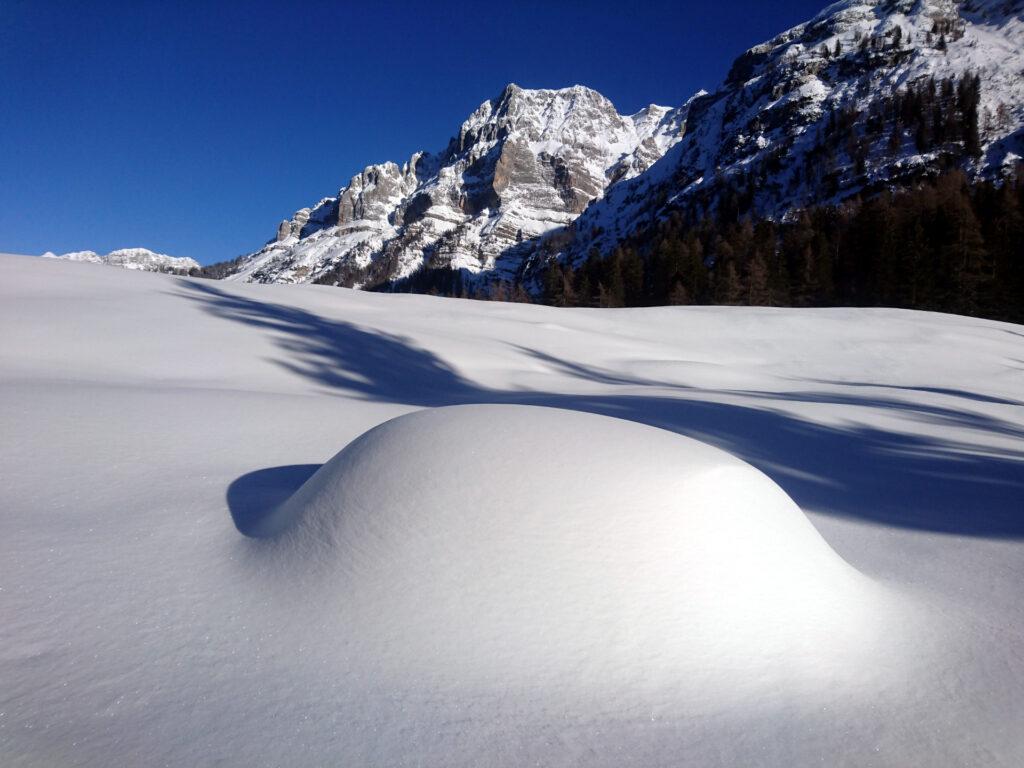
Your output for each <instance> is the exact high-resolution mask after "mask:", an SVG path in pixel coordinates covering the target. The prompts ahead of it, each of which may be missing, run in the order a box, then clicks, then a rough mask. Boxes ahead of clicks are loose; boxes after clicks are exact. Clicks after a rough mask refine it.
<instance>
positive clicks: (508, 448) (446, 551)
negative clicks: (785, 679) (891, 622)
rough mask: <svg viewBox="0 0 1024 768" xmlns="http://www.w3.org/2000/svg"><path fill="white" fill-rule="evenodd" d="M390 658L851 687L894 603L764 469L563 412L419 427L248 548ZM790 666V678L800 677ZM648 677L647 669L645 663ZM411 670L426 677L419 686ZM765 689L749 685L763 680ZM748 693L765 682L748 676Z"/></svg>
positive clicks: (398, 433) (401, 425)
mask: <svg viewBox="0 0 1024 768" xmlns="http://www.w3.org/2000/svg"><path fill="white" fill-rule="evenodd" d="M249 533H250V534H251V535H260V536H263V537H265V538H267V539H269V540H266V541H261V542H254V543H253V547H255V548H256V549H257V550H258V552H259V556H261V557H265V558H266V563H267V567H268V569H270V570H273V571H274V572H275V573H277V574H278V576H279V578H282V579H286V580H287V579H291V578H295V579H299V578H301V579H303V580H306V582H307V583H311V584H313V585H318V586H314V589H317V588H319V589H323V590H326V591H327V592H329V593H330V595H331V597H330V598H328V599H327V601H335V604H336V605H337V610H339V611H342V612H344V613H345V614H346V615H349V616H351V617H353V619H355V617H356V616H358V617H359V619H358V621H355V620H354V621H353V624H354V625H356V626H362V627H367V628H369V632H370V636H369V637H368V638H367V642H368V643H369V646H368V647H370V648H373V649H376V650H377V651H378V652H379V653H381V654H386V655H388V656H390V657H394V658H400V659H405V660H406V662H408V660H413V662H412V663H413V664H414V665H418V664H423V665H425V668H426V669H431V670H435V671H436V669H437V665H451V664H452V660H453V659H459V660H460V661H459V664H460V671H461V672H462V673H465V674H474V673H477V674H481V675H489V674H492V673H493V674H501V673H498V672H497V670H499V669H500V670H505V672H504V674H508V671H509V670H524V669H529V670H533V671H534V672H536V670H538V669H540V668H542V667H543V668H545V669H548V668H552V666H554V667H555V668H560V669H563V670H564V669H565V668H567V667H570V666H571V667H572V668H578V667H579V665H580V664H584V665H587V664H589V665H596V666H597V667H599V668H600V669H596V668H595V669H592V670H591V671H592V672H593V673H594V674H597V675H598V676H600V675H601V674H602V670H603V672H605V673H610V672H611V671H612V670H615V669H625V668H630V669H632V670H634V672H635V671H636V669H637V662H636V660H637V659H638V658H639V659H646V660H648V662H650V664H651V665H652V666H651V667H650V669H651V670H652V673H654V670H657V672H656V673H657V674H664V673H665V672H666V671H668V670H673V671H682V672H683V673H689V674H690V675H691V677H692V676H693V675H697V674H699V675H701V676H702V677H704V678H706V677H707V676H708V675H712V676H714V675H715V674H716V670H717V672H724V671H726V670H728V673H729V674H730V675H735V674H737V673H738V670H743V669H748V668H749V667H750V666H751V665H753V666H754V667H757V668H759V669H761V668H765V667H767V666H771V667H772V669H773V670H776V671H781V669H782V667H785V665H786V663H787V660H788V661H789V662H792V664H791V666H792V667H793V669H790V671H789V673H788V674H793V673H794V672H799V671H800V670H803V671H807V670H808V669H812V668H813V667H814V666H815V664H816V662H815V659H817V660H818V661H820V662H822V664H821V667H820V668H825V667H832V668H834V659H832V660H831V661H828V662H826V661H825V659H824V656H828V655H831V654H835V653H842V652H843V649H844V648H848V647H850V646H851V645H858V644H861V643H863V642H864V641H866V639H867V637H866V636H867V635H870V633H871V632H872V631H873V622H872V621H871V620H870V615H869V614H870V612H871V608H870V605H869V604H870V603H871V599H870V598H871V595H872V594H873V590H874V589H875V586H874V584H873V583H872V582H870V581H869V580H868V579H867V578H866V577H864V576H863V575H862V574H860V573H859V572H857V571H855V570H854V569H853V568H852V567H850V566H849V565H848V564H847V563H846V562H845V561H843V560H842V559H841V558H840V557H839V556H838V555H837V554H836V553H835V552H833V551H832V549H831V548H830V547H829V546H828V544H827V543H826V542H825V541H824V540H823V539H822V538H821V536H820V535H819V534H818V532H817V530H816V529H815V528H814V527H813V526H812V525H811V523H810V522H809V520H808V519H807V517H806V516H805V515H804V513H803V512H802V511H801V510H800V509H799V508H798V507H797V506H796V504H795V503H794V502H793V501H792V500H791V499H790V498H789V497H788V496H787V495H786V494H785V493H784V492H783V491H782V490H781V489H780V488H779V487H778V486H777V485H776V484H775V483H774V482H773V481H772V480H770V479H769V478H768V477H767V476H765V475H764V474H762V473H761V472H760V471H758V470H757V469H755V468H753V467H752V466H750V465H749V464H746V463H745V462H743V461H740V460H739V459H737V458H735V457H733V456H731V455H729V454H728V453H725V452H724V451H722V450H719V449H717V448H713V447H711V446H708V445H705V444H703V443H700V442H697V441H695V440H691V439H689V438H685V437H681V436H679V435H676V434H674V433H671V432H666V431H663V430H659V429H655V428H652V427H648V426H644V425H639V424H636V423H633V422H628V421H623V420H619V419H613V418H608V417H604V416H595V415H591V414H584V413H579V412H574V411H563V410H557V409H552V408H540V407H529V406H506V405H470V406H456V407H448V408H436V409H428V410H423V411H417V412H414V413H411V414H407V415H404V416H401V417H399V418H396V419H393V420H391V421H388V422H386V423H384V424H382V425H380V426H377V427H375V428H374V429H371V430H370V431H368V432H366V433H364V434H363V435H362V436H360V437H359V438H357V439H356V440H354V441H353V442H352V443H350V444H349V445H348V446H347V447H345V448H344V449H343V450H342V451H341V452H340V453H338V454H337V455H336V456H335V457H334V458H333V459H331V460H330V461H328V462H327V463H326V464H324V465H323V466H322V467H321V468H320V469H319V470H318V471H317V472H316V473H315V474H314V475H313V476H312V477H310V478H309V479H308V480H307V481H306V483H305V484H304V485H303V486H302V487H301V488H299V490H298V491H296V492H295V493H294V494H293V495H292V496H291V497H290V498H288V499H287V500H286V501H284V502H283V503H282V504H280V505H279V506H278V507H277V508H276V509H275V510H274V511H273V513H272V514H270V515H268V516H266V517H265V518H264V519H263V521H262V523H261V525H259V526H255V527H253V528H251V529H250V530H249ZM780 665H782V667H780ZM640 666H641V667H643V666H644V665H643V664H642V663H641V664H640ZM406 671H408V670H406ZM748 673H749V669H748ZM745 674H746V673H745Z"/></svg>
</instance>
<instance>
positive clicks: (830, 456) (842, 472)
mask: <svg viewBox="0 0 1024 768" xmlns="http://www.w3.org/2000/svg"><path fill="white" fill-rule="evenodd" d="M181 284H182V285H183V286H185V287H186V288H187V290H188V291H189V294H190V296H191V297H192V298H194V299H196V300H199V301H201V302H202V303H203V306H204V308H205V309H206V310H207V311H209V312H211V313H212V314H214V315H216V316H218V317H222V318H225V319H229V320H232V321H236V322H242V323H246V324H248V325H253V326H256V327H259V328H263V329H266V330H267V331H268V332H270V333H271V334H272V335H273V337H274V338H275V340H276V342H277V344H278V345H279V346H280V348H281V349H282V351H283V352H284V353H285V354H286V355H287V359H286V360H282V361H279V362H280V364H281V365H282V366H284V367H285V368H287V369H288V370H290V371H292V372H294V373H297V374H299V375H302V376H305V377H307V378H309V379H310V380H312V381H314V382H317V383H319V384H322V385H325V386H328V387H330V388H332V389H337V390H339V392H341V393H344V394H346V395H349V396H353V395H354V396H358V397H363V398H366V399H372V400H376V401H382V402H393V403H402V404H408V405H419V406H438V405H457V404H468V403H506V404H523V405H543V406H549V407H556V408H565V409H569V410H577V411H586V412H590V413H596V414H602V415H607V416H614V417H618V418H622V419H627V420H630V421H636V422H640V423H643V424H649V425H651V426H655V427H659V428H662V429H666V430H669V431H672V432H676V433H678V434H681V435H686V436H689V437H693V438H696V439H698V440H701V441H704V442H707V443H710V444H712V445H716V446H719V447H720V448H723V449H724V450H726V451H729V452H730V453H733V454H735V455H736V456H739V457H740V458H742V459H744V460H745V461H747V462H749V463H751V464H753V465H754V466H756V467H758V468H759V469H760V470H762V471H763V472H765V474H767V475H768V476H770V477H771V478H772V479H773V480H775V482H777V483H778V484H779V485H780V486H781V487H782V488H783V489H784V490H785V491H786V492H787V493H788V494H789V495H790V496H791V497H792V498H793V499H794V500H795V501H796V502H797V504H799V505H800V506H801V507H803V508H804V509H808V510H814V511H817V512H822V513H826V514H831V515H838V516H843V517H848V518H851V519H859V520H869V521H872V522H877V523H881V524H885V525H891V526H899V527H905V528H912V529H919V530H926V531H936V532H942V533H950V534H961V535H970V536H984V537H993V538H1024V445H1022V448H1021V449H1020V450H1013V449H993V448H991V447H981V446H979V445H974V444H970V443H965V442H958V441H955V440H951V439H942V438H940V437H934V436H933V437H928V436H921V435H908V434H904V433H902V432H899V431H895V430H893V431H890V430H886V429H880V428H877V427H870V426H866V425H863V424H856V423H845V424H820V423H816V422H812V421H807V420H804V419H801V418H798V417H796V416H794V415H792V414H791V413H786V412H784V411H783V410H782V409H781V406H782V405H783V404H784V403H786V402H792V401H803V402H812V403H829V404H835V405H841V406H845V407H850V408H855V407H864V408H871V409H876V410H877V409H885V410H888V411H893V412H896V415H899V416H901V417H902V418H904V419H910V420H916V421H919V422H924V423H928V424H931V425H934V426H936V427H943V426H945V427H957V428H966V429H968V430H971V431H973V432H976V433H978V434H979V435H985V436H999V437H1002V438H1011V439H1013V440H1021V439H1022V438H1024V429H1022V428H1021V426H1020V425H1019V424H1016V423H1013V422H1009V421H1004V420H1000V419H998V418H995V417H993V416H988V415H984V414H978V413H974V412H971V411H966V410H960V409H958V408H955V407H947V406H937V405H930V404H926V403H920V402H904V401H902V400H899V399H896V398H893V397H885V396H884V395H883V394H882V390H885V389H898V388H890V387H886V386H885V385H878V387H877V389H878V391H877V392H876V391H875V390H876V385H873V384H870V383H867V382H856V383H854V384H853V385H851V387H850V388H851V390H853V391H851V392H850V393H837V392H833V391H829V392H789V393H787V392H757V391H711V390H699V389H687V388H686V387H678V386H672V387H671V388H669V393H666V392H665V390H664V389H663V390H662V391H661V392H660V393H652V394H650V395H643V394H641V395H637V394H634V393H629V394H625V393H623V394H617V393H615V391H614V389H613V390H612V391H611V392H610V393H609V394H600V395H575V394H570V393H566V392H514V391H504V390H495V389H488V388H485V387H480V386H478V385H476V384H474V383H472V382H470V381H468V380H467V379H465V378H464V377H462V376H461V375H459V374H458V373H457V372H456V371H455V370H454V369H453V368H452V367H451V366H449V365H448V364H447V363H445V362H444V361H443V360H442V359H440V358H439V357H437V356H436V355H434V354H432V353H430V352H428V351H426V350H423V349H420V348H418V347H416V346H415V345H414V344H412V343H411V342H409V340H407V339H404V338H402V337H399V336H394V335H390V334H385V333H378V332H374V331H369V330H364V329H361V328H358V327H356V326H354V325H352V324H350V323H346V322H341V321H336V320H328V319H325V318H322V317H319V316H317V315H315V314H313V313H310V312H307V311H305V310H301V309H295V308H292V307H285V306H281V305H278V304H272V303H268V302H261V301H257V300H254V299H250V298H245V297H240V296H236V295H233V294H229V293H226V292H224V291H222V290H220V289H219V288H217V287H216V286H212V285H207V284H204V283H196V282H192V281H182V282H181ZM524 352H527V353H530V354H531V356H532V357H534V359H536V360H540V361H546V362H548V363H550V364H551V365H552V366H554V367H556V368H557V369H558V370H559V371H561V372H562V373H563V374H566V375H568V376H574V377H577V378H579V379H581V380H587V381H590V382H594V381H600V382H601V383H605V384H607V385H609V386H611V387H615V386H619V385H621V386H633V385H635V384H636V382H635V381H633V380H631V379H629V378H628V377H626V378H620V377H618V376H617V375H616V374H614V373H612V372H605V371H595V370H592V369H590V368H587V367H585V366H580V365H576V364H573V363H568V362H565V361H561V360H556V359H552V358H550V356H548V355H545V354H544V353H541V352H536V353H532V352H531V351H530V350H524ZM652 383H653V382H652ZM818 383H821V382H818ZM655 386H658V385H657V384H655ZM921 389H922V391H925V392H930V393H931V394H936V395H946V396H949V397H950V398H956V399H960V400H965V401H967V402H982V403H986V404H987V403H996V404H1002V402H1001V400H1000V399H998V398H990V397H988V396H985V395H981V394H976V393H972V392H964V391H959V390H956V391H953V390H941V389H930V388H921ZM862 392H863V393H862ZM711 396H717V397H721V396H729V397H742V398H743V399H744V400H745V403H744V404H742V405H739V404H734V403H728V402H719V401H717V400H715V399H707V398H710V397H711ZM851 413H855V411H851ZM341 447H342V446H338V448H339V449H340V448H341ZM581 449H585V446H584V447H581ZM315 469H316V465H303V466H302V467H276V468H272V469H265V470H260V471H258V472H253V473H250V474H248V475H244V476H242V477H240V478H239V479H238V480H236V481H235V482H234V483H232V485H231V487H230V488H229V489H228V504H229V507H230V508H231V514H232V517H233V518H234V519H235V522H236V525H237V526H238V528H239V530H240V531H242V532H243V533H246V532H247V530H255V529H257V528H258V525H256V523H255V522H254V521H255V520H258V519H259V517H260V514H261V512H260V510H263V514H265V513H266V511H267V510H271V509H273V508H274V507H276V504H277V503H279V500H283V499H284V498H287V496H288V495H290V494H291V493H292V492H293V491H294V490H295V489H297V488H298V487H299V486H300V485H301V484H302V482H304V480H305V479H306V478H308V476H309V475H310V474H312V472H313V471H315ZM307 473H308V474H307ZM254 526H256V528H254ZM249 535H252V534H249Z"/></svg>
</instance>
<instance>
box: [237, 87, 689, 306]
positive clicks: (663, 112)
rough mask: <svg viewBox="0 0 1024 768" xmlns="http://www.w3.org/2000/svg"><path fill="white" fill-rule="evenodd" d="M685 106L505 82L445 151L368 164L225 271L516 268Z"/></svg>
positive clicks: (501, 272) (630, 166) (634, 164)
mask: <svg viewBox="0 0 1024 768" xmlns="http://www.w3.org/2000/svg"><path fill="white" fill-rule="evenodd" d="M686 109H687V108H686V106H685V105H684V106H682V107H680V108H677V109H670V108H668V107H659V106H656V105H651V106H649V107H647V108H645V109H643V110H641V111H640V112H638V113H636V114H634V115H620V114H619V113H618V112H617V111H616V109H615V107H614V105H613V104H612V103H611V102H610V101H609V100H608V99H606V98H605V97H604V96H602V95H601V94H600V93H598V92H596V91H593V90H591V89H589V88H584V87H582V86H575V87H572V88H565V89H562V90H529V89H525V88H520V87H519V86H517V85H509V86H507V87H506V88H505V89H504V90H503V91H502V93H501V94H500V95H499V96H498V97H497V98H495V99H492V100H490V101H485V102H484V103H483V104H481V105H480V107H479V108H478V109H477V110H476V111H475V112H474V113H473V114H472V115H470V117H469V118H468V119H467V120H466V121H465V122H464V123H463V124H462V126H461V127H460V129H459V132H458V135H457V136H455V137H454V138H452V140H451V141H450V142H449V144H448V146H447V147H446V148H445V149H444V150H443V151H441V152H439V153H437V154H428V153H417V154H415V155H413V156H412V158H410V159H409V160H408V161H407V162H406V163H404V164H403V165H401V166H399V165H397V164H395V163H384V164H381V165H371V166H369V167H367V168H365V169H364V170H363V171H362V172H361V173H359V174H358V175H356V176H354V177H353V178H352V179H351V181H350V182H349V183H348V184H347V185H346V186H344V187H342V188H341V190H340V191H339V192H338V194H337V195H336V196H334V197H327V198H324V199H322V200H320V201H319V202H318V203H316V204H315V205H313V206H311V207H309V208H303V209H302V210H300V211H298V212H297V213H296V214H295V216H294V217H293V218H292V219H291V220H290V221H284V222H282V223H281V225H280V226H279V227H278V230H277V236H276V238H275V239H274V240H273V241H271V242H270V243H268V244H267V245H266V246H265V247H264V248H262V249H260V250H259V251H257V252H256V253H254V254H252V255H250V256H248V257H244V258H242V259H239V260H237V261H236V262H235V263H233V264H231V265H230V268H229V271H230V272H231V274H230V275H229V276H228V279H231V280H243V281H247V282H263V283H268V282H286V283H294V282H312V281H320V282H332V283H335V284H342V285H354V286H372V285H376V284H379V283H383V282H388V281H394V280H400V279H402V278H407V277H409V276H410V275H412V274H414V273H415V272H417V271H418V270H420V269H421V268H423V267H451V268H455V269H463V270H467V271H468V272H470V273H479V272H482V271H486V272H488V273H490V274H492V275H498V276H502V277H506V278H513V277H515V276H516V275H517V273H518V270H519V267H520V264H521V263H522V252H523V251H524V250H526V249H527V248H528V243H529V241H531V240H532V239H534V238H537V237H538V236H540V235H543V234H545V233H547V232H550V231H552V230H554V229H559V228H562V227H565V226H566V225H568V224H570V223H571V222H572V221H573V220H574V219H575V218H576V217H577V216H578V215H579V214H580V212H582V211H583V210H584V209H585V208H586V206H587V205H588V204H589V203H590V202H592V201H593V200H595V199H597V198H600V197H601V196H602V195H603V194H605V191H606V190H607V189H608V188H609V187H610V186H613V185H615V184H616V183H621V182H622V181H623V180H626V179H630V178H633V177H635V176H637V175H638V174H640V173H642V172H643V171H645V170H646V169H647V168H648V167H650V166H651V165H652V164H653V163H654V162H655V161H657V160H658V159H659V158H660V157H661V156H662V155H663V154H664V153H665V151H666V150H668V149H669V148H670V147H671V146H672V145H673V144H674V143H675V142H676V141H678V140H679V138H680V135H681V131H682V126H683V124H684V122H685V118H686ZM520 244H527V245H520Z"/></svg>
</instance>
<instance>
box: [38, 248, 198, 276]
mask: <svg viewBox="0 0 1024 768" xmlns="http://www.w3.org/2000/svg"><path fill="white" fill-rule="evenodd" d="M43 258H47V259H67V260H68V261H86V262H90V263H93V264H106V265H107V266H108V267H122V268H124V269H138V270H142V271H145V272H179V273H185V272H189V271H191V270H193V269H199V262H198V261H196V260H195V259H190V258H188V257H182V256H168V255H167V254H164V253H154V252H153V251H151V250H149V249H148V248H119V249H118V250H116V251H111V252H110V253H108V254H107V255H105V256H102V255H100V254H98V253H96V252H95V251H72V252H71V253H64V254H61V255H59V256H58V255H57V254H55V253H52V252H47V253H44V254H43Z"/></svg>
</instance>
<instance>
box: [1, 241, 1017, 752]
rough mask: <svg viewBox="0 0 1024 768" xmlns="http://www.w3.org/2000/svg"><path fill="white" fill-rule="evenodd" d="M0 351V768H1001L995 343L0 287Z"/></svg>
mask: <svg viewBox="0 0 1024 768" xmlns="http://www.w3.org/2000/svg"><path fill="white" fill-rule="evenodd" d="M111 307H116V308H117V309H118V311H117V312H112V311H111ZM0 326H2V327H3V329H4V333H3V334H0V389H2V397H0V434H3V435H4V447H5V450H4V452H3V455H2V457H0V478H2V488H3V490H2V497H3V503H2V505H0V615H2V616H3V621H0V713H2V714H0V763H2V764H3V765H5V766H7V765H11V766H35V765H46V766H50V765H76V766H109V765H140V764H146V765H149V764H157V765H160V764H170V765H197V764H202V765H208V764H218V763H219V764H224V765H290V766H307V765H308V766H321V765H325V764H335V765H403V764H417V765H451V766H463V765H465V766H469V765H482V764H486V765H523V764H531V763H539V764H544V765H586V766H602V765H608V766H623V765H636V766H645V768H646V767H649V766H662V765H664V766H668V765H678V764H679V762H680V760H681V759H684V760H685V762H686V763H687V764H694V765H702V766H735V765H765V766H778V765H809V764H821V763H824V764H828V765H836V766H843V765H848V766H862V765H875V766H900V767H902V766H907V765H977V766H1017V765H1020V764H1021V763H1022V762H1024V737H1022V735H1021V734H1022V733H1024V728H1022V727H1021V725H1022V721H1021V717H1022V712H1021V709H1020V706H1019V705H1020V691H1021V690H1022V689H1024V654H1022V648H1024V644H1022V637H1024V604H1022V601H1021V599H1020V583H1021V580H1022V579H1024V549H1022V547H1024V543H1022V542H1024V519H1022V517H1021V510H1022V508H1024V504H1022V500H1024V447H1022V446H1024V402H1022V398H1021V393H1022V392H1024V362H1022V361H1024V330H1022V328H1021V327H1019V326H1012V325H1007V324H1002V323H996V322H989V321H984V320H978V319H973V318H964V317H954V316H948V315H936V314H929V313H921V312H907V311H896V310H878V309H876V310H856V309H835V310H780V309H752V308H750V309H748V308H734V307H685V308H675V307H672V308H669V307H666V308H657V309H642V310H565V309H556V308H546V307H538V306H529V305H511V304H501V303H489V302H471V301H456V300H445V299H435V298H431V297H427V296H409V295H379V294H372V293H363V292H359V291H347V290H338V289H331V288H326V287H317V286H258V285H243V284H237V283H225V282H212V281H200V280H190V279H183V278H176V277H171V276H165V275H151V274H142V273H139V272H128V271H122V270H101V269H94V268H92V267H90V266H88V265H84V264H74V263H67V262H61V261H55V260H44V259H34V258H17V257H5V258H0ZM197 340H200V341H197ZM474 404H476V405H474ZM481 404H482V405H481ZM437 406H473V407H469V408H462V407H459V408H436V407H437ZM524 406H531V407H530V408H524ZM536 406H546V407H549V408H551V407H553V408H558V409H562V410H559V411H554V412H549V411H543V410H541V409H537V408H536ZM566 410H568V411H574V412H576V413H565V411H566ZM413 412H415V413H413ZM579 412H584V413H579ZM410 413H412V416H408V417H405V418H401V419H398V420H397V421H389V420H391V419H394V418H395V417H400V416H404V415H405V414H410ZM589 414H593V415H589ZM605 417H615V419H612V420H610V419H608V418H605ZM622 420H625V422H624V421H622ZM385 422H388V423H387V424H386V425H385V426H382V427H381V428H380V429H378V430H374V429H373V428H374V427H377V426H378V425H382V424H384V423H385ZM627 422H635V423H633V424H630V423H627ZM687 438H693V439H695V440H697V441H701V442H700V443H696V442H693V441H692V440H690V439H687ZM701 443H706V444H710V445H711V446H715V447H714V448H712V447H709V446H708V445H703V444H701ZM716 448H717V449H721V451H720V450H716ZM723 451H724V452H723ZM339 452H340V453H339ZM331 457H336V458H334V459H333V460H332V458H331ZM325 462H326V465H325V464H324V463H325ZM322 465H323V466H322ZM750 465H753V468H752V467H751V466H750ZM755 468H756V469H755ZM318 469H319V472H317V470H318ZM715 473H723V474H722V475H721V476H719V477H717V478H716V477H715ZM762 473H763V474H762ZM304 483H306V485H305V487H304V488H303V489H302V490H301V491H299V489H300V486H303V484H304ZM297 491H298V493H296V492H297ZM275 510H279V511H281V513H282V514H283V519H279V518H278V519H276V518H275V517H274V515H275V514H276V512H275ZM805 514H806V516H807V517H806V518H805V517H804V515H805ZM275 519H276V522H277V523H281V522H283V524H284V526H283V528H282V530H281V531H280V533H279V535H278V536H277V537H276V538H263V539H259V538H252V537H247V536H244V535H242V533H240V530H239V529H243V530H248V531H249V532H250V533H255V532H258V531H257V530H256V529H254V528H253V527H252V526H257V527H258V525H259V524H260V523H261V522H263V523H266V522H267V521H270V522H274V521H275ZM808 519H809V521H810V523H811V524H812V525H813V529H812V528H811V526H810V525H808ZM814 529H816V531H815V530H814ZM681 756H684V757H683V758H681Z"/></svg>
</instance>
